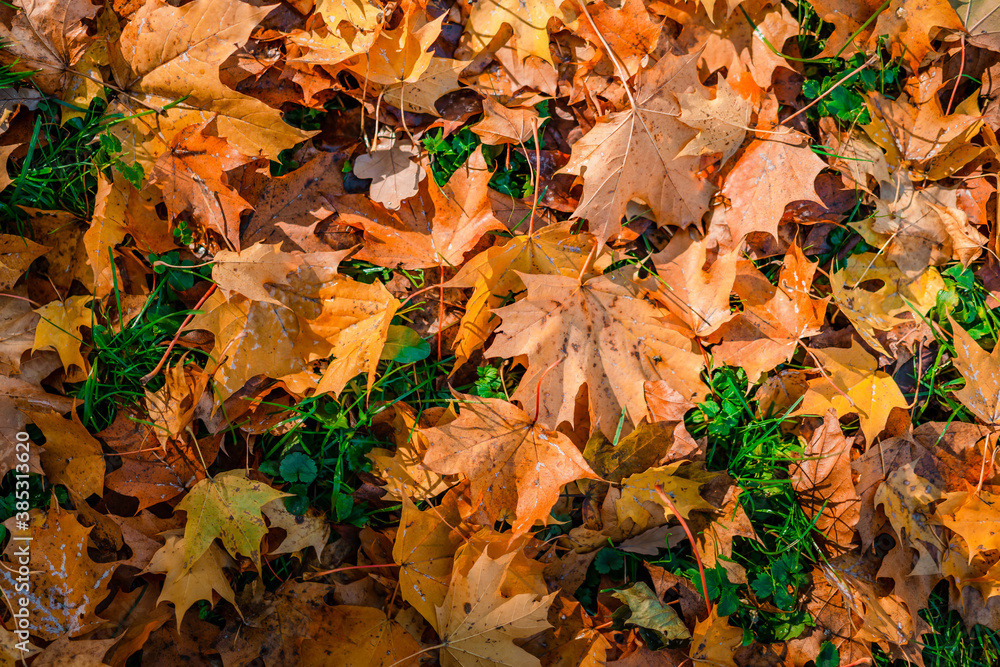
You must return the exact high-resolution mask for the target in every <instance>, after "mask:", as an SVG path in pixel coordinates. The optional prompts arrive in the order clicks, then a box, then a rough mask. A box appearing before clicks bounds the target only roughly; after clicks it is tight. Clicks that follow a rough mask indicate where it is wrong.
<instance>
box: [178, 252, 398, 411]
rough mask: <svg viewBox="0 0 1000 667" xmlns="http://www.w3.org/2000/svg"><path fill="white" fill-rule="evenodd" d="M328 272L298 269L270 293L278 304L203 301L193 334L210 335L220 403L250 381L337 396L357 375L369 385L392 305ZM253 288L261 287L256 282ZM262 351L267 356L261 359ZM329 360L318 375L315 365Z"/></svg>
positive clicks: (379, 288)
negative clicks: (217, 362) (265, 379)
mask: <svg viewBox="0 0 1000 667" xmlns="http://www.w3.org/2000/svg"><path fill="white" fill-rule="evenodd" d="M317 271H319V272H320V273H324V274H330V271H329V270H328V269H326V270H324V269H323V268H322V267H320V266H317V267H312V266H308V265H305V264H303V266H302V267H300V269H298V270H297V271H295V272H293V273H289V274H288V276H287V282H288V286H287V287H283V286H280V285H278V286H272V288H271V290H272V291H271V292H270V293H271V294H272V295H273V296H274V298H275V299H276V300H277V301H279V303H278V304H272V303H266V302H259V301H250V300H248V299H245V298H243V297H239V296H234V298H233V299H232V300H228V301H227V300H226V298H225V297H223V296H222V295H221V294H219V293H215V294H213V295H212V296H211V297H209V299H208V300H207V301H206V302H205V304H204V305H205V307H204V310H205V312H204V314H201V315H198V316H196V317H195V318H194V319H193V320H192V321H191V324H190V328H192V329H205V330H207V331H212V332H213V333H214V334H215V348H214V352H213V354H214V356H215V358H216V359H223V358H225V359H227V363H226V364H224V365H222V366H220V367H219V368H218V369H217V370H216V371H215V373H214V378H215V382H216V387H217V388H219V390H220V393H221V395H222V396H221V398H222V400H225V399H226V398H229V396H231V395H232V394H233V393H235V392H237V391H239V389H241V388H242V387H243V386H244V385H245V384H246V383H247V381H248V380H250V378H252V377H254V376H255V375H260V374H264V375H268V376H270V377H274V378H276V379H282V380H284V381H285V382H286V383H288V384H289V386H291V387H294V389H295V390H300V391H306V390H308V389H315V390H316V391H317V392H320V391H333V392H334V393H339V392H340V391H341V390H342V389H343V387H344V385H346V383H347V381H348V380H350V379H351V378H353V377H354V376H355V375H357V374H358V373H359V372H367V373H368V384H369V385H371V383H372V382H374V371H375V368H376V366H377V365H378V361H379V357H380V355H381V352H382V345H383V344H384V342H385V338H386V334H387V332H388V327H389V323H390V322H391V320H392V317H393V315H394V314H395V312H396V308H397V307H398V306H399V302H398V301H397V300H396V299H394V298H392V296H391V295H390V294H389V293H388V291H387V290H386V289H385V287H384V286H383V285H382V284H381V283H378V282H375V283H373V284H371V285H369V284H365V283H359V282H355V281H353V280H350V279H349V278H345V277H343V276H339V275H336V274H334V275H317ZM258 282H260V281H258ZM261 350H265V351H266V352H261ZM331 355H332V356H333V357H334V360H333V361H331V362H330V363H329V364H328V365H327V367H326V370H325V372H321V373H314V372H313V371H312V369H313V368H314V366H315V361H314V360H316V359H322V358H325V357H328V356H331Z"/></svg>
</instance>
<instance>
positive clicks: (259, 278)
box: [212, 243, 343, 305]
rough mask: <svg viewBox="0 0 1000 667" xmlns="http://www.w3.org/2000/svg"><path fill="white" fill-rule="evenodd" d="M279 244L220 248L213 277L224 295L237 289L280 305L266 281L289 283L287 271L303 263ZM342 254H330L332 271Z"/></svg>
mask: <svg viewBox="0 0 1000 667" xmlns="http://www.w3.org/2000/svg"><path fill="white" fill-rule="evenodd" d="M278 248H279V245H278V244H273V245H272V244H267V243H255V244H254V245H253V246H251V247H249V248H247V249H246V250H243V251H241V252H233V251H231V250H220V251H219V252H217V253H215V259H214V263H213V264H212V280H214V281H215V284H216V285H218V286H219V291H221V292H222V293H223V294H224V295H225V296H226V298H227V299H228V298H230V297H231V296H232V295H233V293H238V294H241V295H243V296H245V297H246V298H248V299H250V300H251V301H262V302H265V303H273V304H276V305H282V304H281V302H280V301H278V300H277V299H275V298H274V297H273V296H271V293H270V292H268V291H267V288H266V285H268V284H271V285H288V274H289V273H291V272H292V271H295V270H297V269H298V268H299V267H300V266H302V264H303V261H302V260H303V258H302V256H301V255H293V254H290V253H286V252H281V251H280V250H279V249H278ZM331 255H332V253H331ZM342 256H343V253H341V254H339V255H336V256H334V257H332V259H333V265H332V266H330V267H329V268H330V272H331V273H336V271H337V264H338V263H339V260H340V258H341V257H342ZM317 263H318V262H317Z"/></svg>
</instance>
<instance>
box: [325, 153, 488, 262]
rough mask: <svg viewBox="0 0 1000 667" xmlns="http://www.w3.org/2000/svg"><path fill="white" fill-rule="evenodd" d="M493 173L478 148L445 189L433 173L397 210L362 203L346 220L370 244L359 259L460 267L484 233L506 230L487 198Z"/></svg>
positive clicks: (359, 254)
mask: <svg viewBox="0 0 1000 667" xmlns="http://www.w3.org/2000/svg"><path fill="white" fill-rule="evenodd" d="M425 169H429V167H425ZM490 177H491V174H490V172H489V170H488V169H487V168H486V161H485V159H483V157H482V152H481V151H479V150H477V151H476V152H475V153H474V154H473V155H472V156H471V157H470V158H469V161H468V162H467V164H466V166H465V167H464V168H460V169H459V170H458V171H457V172H455V174H454V175H453V176H452V177H451V179H450V180H449V181H448V183H447V184H446V185H445V186H444V187H443V188H442V187H439V186H438V185H437V183H436V182H435V181H434V177H433V176H429V177H428V178H425V179H423V180H422V181H421V182H420V185H419V191H418V193H417V195H416V196H414V197H411V198H409V199H407V200H406V202H405V206H403V207H402V210H401V211H400V212H399V213H398V214H397V213H390V212H389V211H387V210H385V209H381V208H380V207H378V208H377V205H374V204H369V203H366V202H362V205H364V206H366V208H367V210H365V209H362V210H360V211H358V213H359V214H360V215H358V216H357V217H355V218H353V219H351V218H345V219H344V222H345V223H347V224H349V225H352V226H356V227H359V228H361V229H363V230H364V232H365V240H366V241H367V243H366V244H365V246H364V247H363V248H362V249H361V250H360V251H359V252H358V253H357V255H355V257H356V258H357V259H363V260H365V261H369V262H372V263H373V264H378V265H379V266H385V267H389V268H404V269H423V268H428V267H431V266H458V265H460V264H461V263H462V258H463V257H464V255H465V253H466V252H468V251H469V250H471V249H472V247H473V246H474V245H475V244H476V242H477V241H479V238H480V237H481V236H482V235H483V234H485V233H486V232H488V231H490V230H495V229H504V226H503V223H501V222H500V221H499V220H497V219H496V217H494V215H493V211H492V209H491V208H490V204H489V200H488V199H487V197H486V189H487V184H488V183H489V180H490Z"/></svg>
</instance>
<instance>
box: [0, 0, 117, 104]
mask: <svg viewBox="0 0 1000 667" xmlns="http://www.w3.org/2000/svg"><path fill="white" fill-rule="evenodd" d="M17 5H18V6H19V8H20V9H21V11H20V12H17V13H16V14H14V15H13V16H12V17H11V18H10V20H9V23H8V20H7V18H6V17H5V20H4V21H2V22H0V40H2V41H3V42H4V44H5V45H6V46H5V48H4V50H3V56H2V59H3V62H5V63H11V62H12V61H13V62H17V61H20V63H19V68H23V69H27V70H33V71H36V72H37V73H36V74H34V75H33V76H32V81H33V82H34V83H35V84H36V85H38V86H39V88H41V89H42V92H44V93H47V94H50V95H53V94H55V95H58V94H60V93H61V92H62V91H63V89H64V88H65V87H66V86H68V85H69V84H70V82H71V81H72V80H73V75H72V74H71V73H70V71H69V70H70V68H71V66H72V65H75V64H76V63H77V62H78V61H79V60H80V59H81V58H82V57H83V54H84V51H86V49H87V46H88V45H89V43H90V41H91V37H90V36H89V35H88V34H87V26H86V25H85V23H84V22H85V21H92V20H93V19H94V18H95V17H96V16H97V13H98V12H99V11H100V10H101V5H99V4H92V3H91V2H89V1H87V0H82V1H80V0H77V1H74V2H63V1H62V0H19V2H18V3H17Z"/></svg>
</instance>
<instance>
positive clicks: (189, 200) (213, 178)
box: [151, 125, 251, 248]
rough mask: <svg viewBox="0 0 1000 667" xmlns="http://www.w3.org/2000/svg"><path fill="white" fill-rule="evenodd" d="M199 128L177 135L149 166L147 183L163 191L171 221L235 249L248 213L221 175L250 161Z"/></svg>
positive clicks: (244, 202)
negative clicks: (184, 219)
mask: <svg viewBox="0 0 1000 667" xmlns="http://www.w3.org/2000/svg"><path fill="white" fill-rule="evenodd" d="M204 129H205V128H204V126H203V125H192V126H190V127H188V128H186V129H184V130H181V131H180V132H178V133H177V134H176V135H175V136H174V138H173V141H172V142H171V145H170V148H169V150H167V151H166V152H164V153H163V154H162V155H161V156H160V157H159V158H158V159H157V160H156V164H155V165H154V166H153V174H152V181H151V182H152V183H154V184H155V185H157V186H158V187H159V188H160V189H161V190H162V191H163V203H164V204H166V207H167V211H168V212H169V214H170V218H171V219H172V220H177V219H178V218H180V217H181V216H185V215H190V219H192V220H194V222H197V223H199V224H202V225H204V226H205V227H207V228H209V229H211V230H212V231H214V232H216V233H217V234H219V235H220V236H221V237H222V238H224V239H226V240H227V241H228V242H229V244H230V246H232V247H234V248H239V247H240V245H239V244H240V215H241V214H242V213H243V211H245V210H247V209H249V208H251V206H250V204H249V203H248V202H247V201H246V200H244V199H243V197H241V196H240V195H239V193H238V192H236V190H235V189H233V187H232V186H231V185H229V180H228V178H227V177H226V172H227V171H229V170H231V169H235V168H236V167H239V166H241V165H244V164H246V163H247V162H249V161H250V157H248V156H246V155H243V154H242V153H240V152H239V151H238V150H237V149H236V148H235V147H233V146H231V145H230V144H229V143H228V142H227V141H226V140H225V139H220V138H219V137H211V136H206V135H205V134H204Z"/></svg>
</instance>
